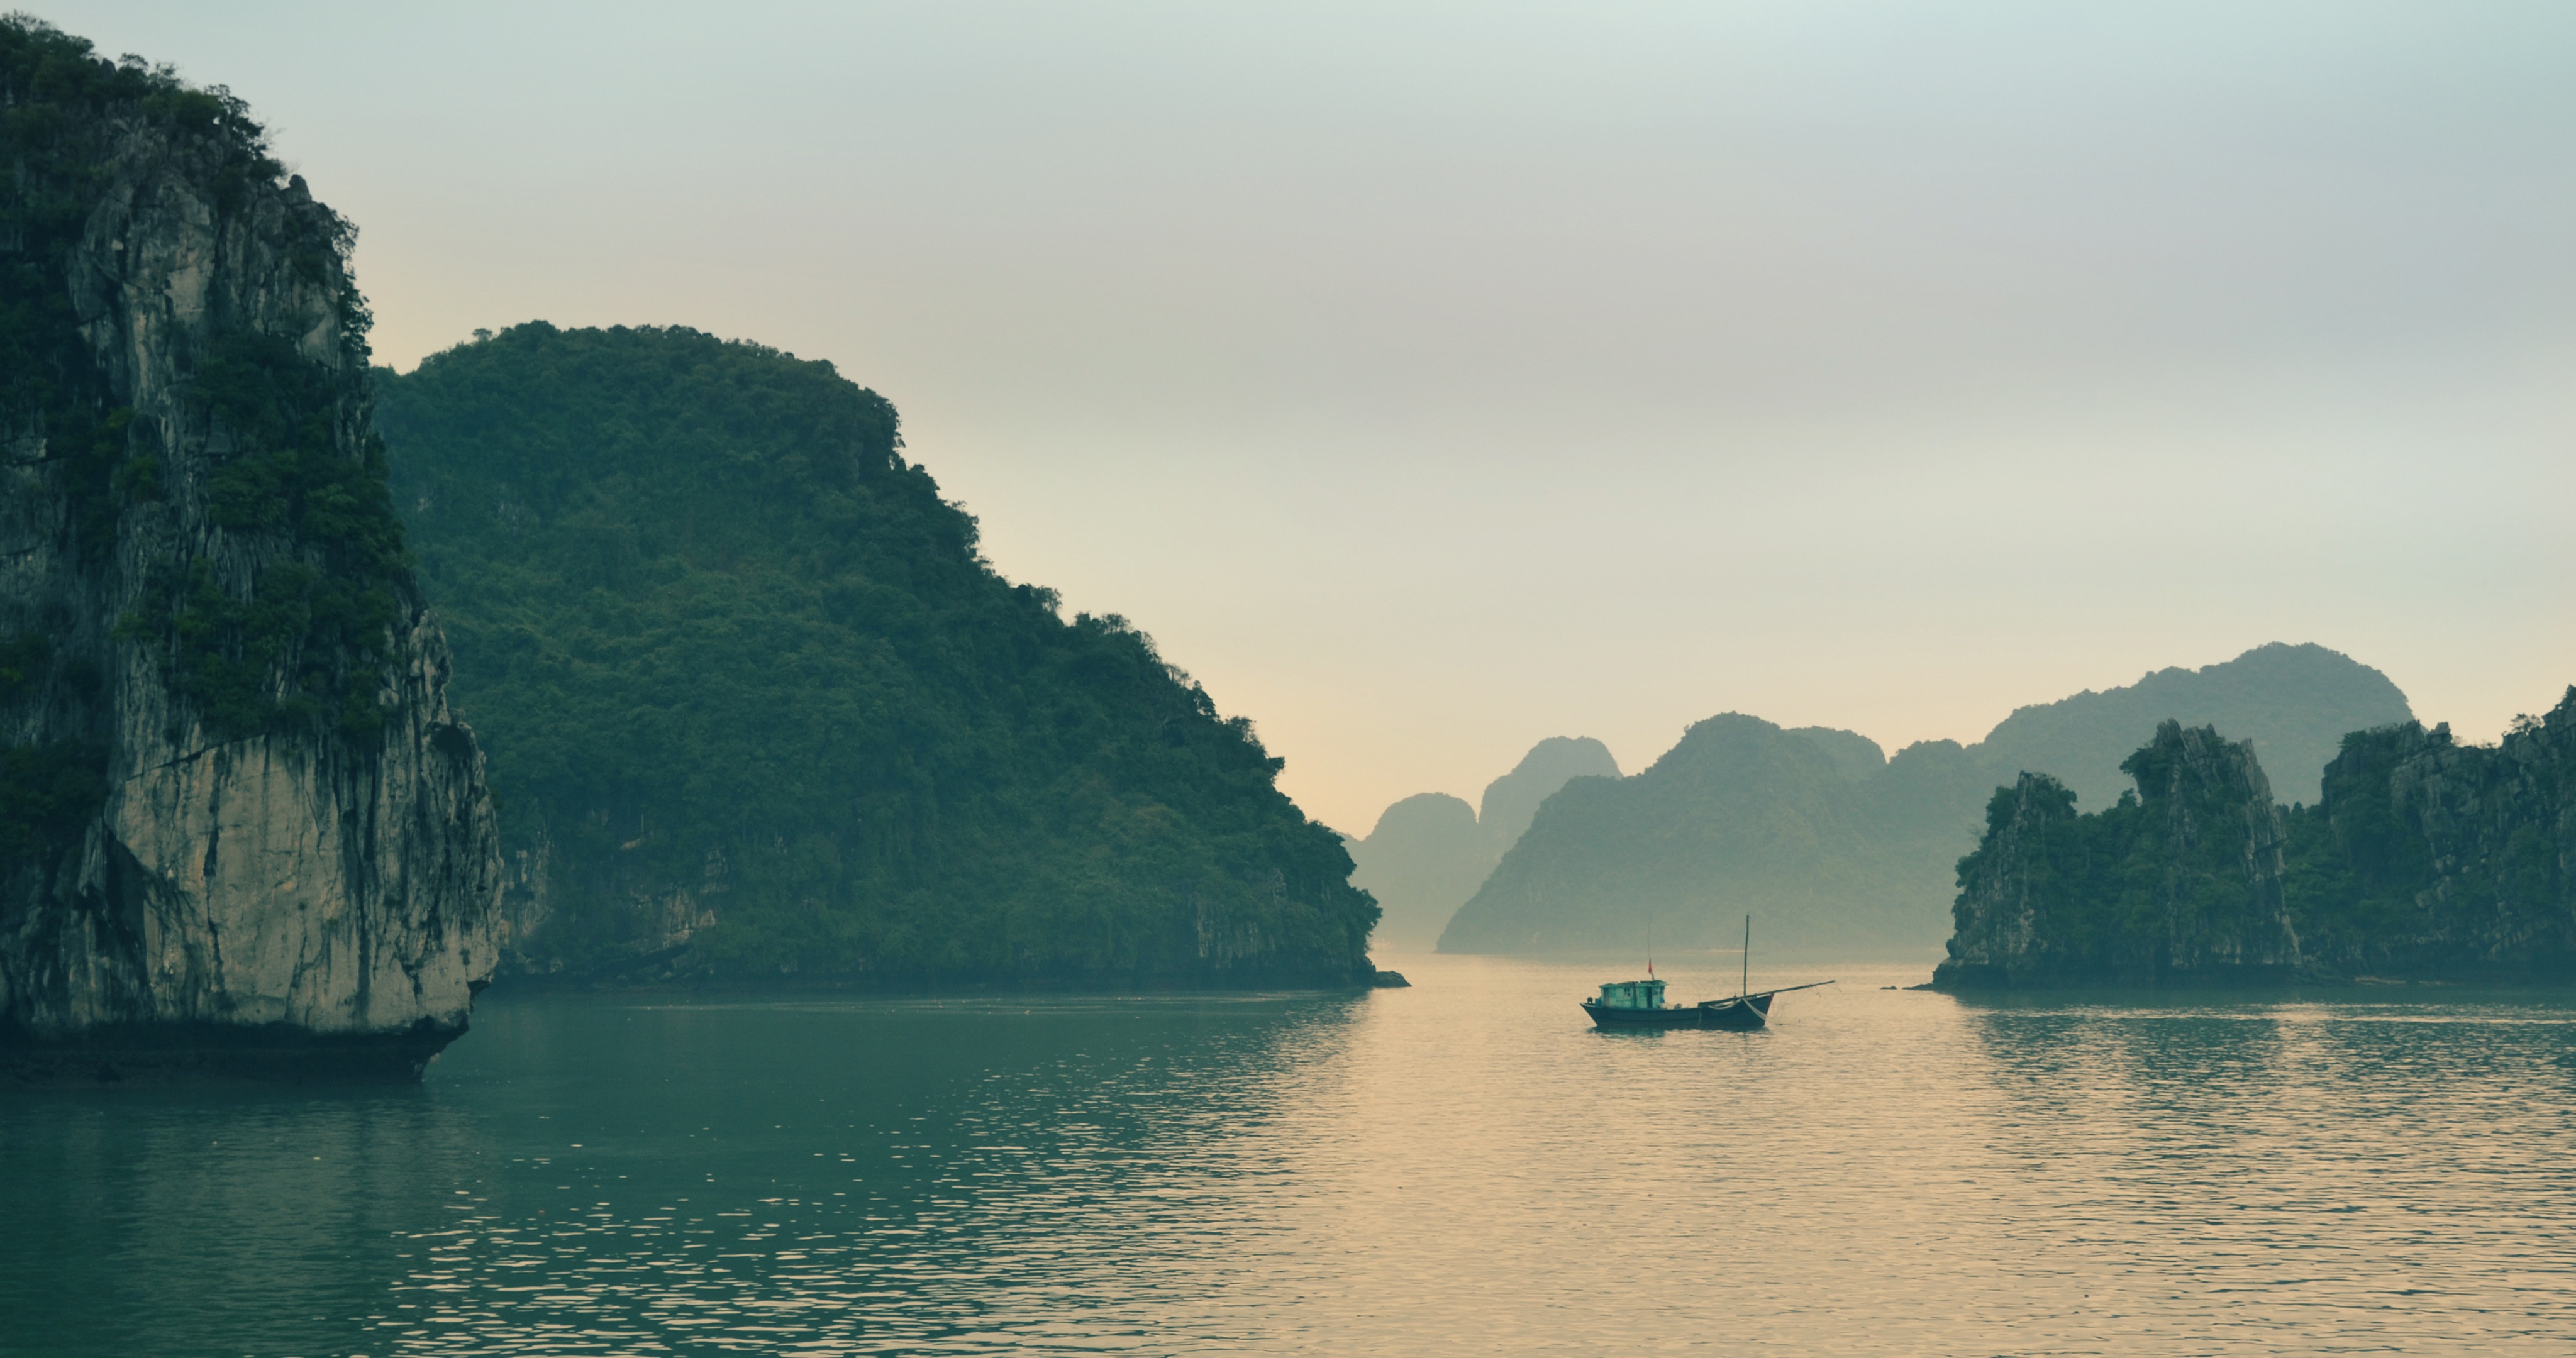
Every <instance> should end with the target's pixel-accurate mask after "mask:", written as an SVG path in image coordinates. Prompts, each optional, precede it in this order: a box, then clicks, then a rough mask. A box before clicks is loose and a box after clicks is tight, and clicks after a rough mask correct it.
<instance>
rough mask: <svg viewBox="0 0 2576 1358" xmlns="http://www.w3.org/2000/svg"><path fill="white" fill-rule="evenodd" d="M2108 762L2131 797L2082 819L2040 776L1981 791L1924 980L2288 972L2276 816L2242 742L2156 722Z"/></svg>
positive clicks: (2150, 978)
mask: <svg viewBox="0 0 2576 1358" xmlns="http://www.w3.org/2000/svg"><path fill="white" fill-rule="evenodd" d="M2121 767H2122V768H2123V769H2124V770H2126V771H2127V772H2128V773H2129V774H2130V776H2131V777H2132V778H2134V779H2135V780H2136V782H2137V790H2136V791H2135V792H2134V793H2131V794H2128V795H2125V796H2123V797H2122V798H2121V799H2120V800H2119V801H2118V802H2117V803H2115V804H2113V805H2112V806H2110V807H2109V808H2107V809H2105V810H2103V811H2100V812H2097V813H2094V814H2091V815H2079V814H2077V813H2076V810H2075V794H2074V793H2072V792H2070V791H2068V790H2067V789H2066V788H2065V786H2064V785H2062V784H2060V783H2059V782H2058V781H2057V780H2056V779H2055V778H2052V777H2050V776H2049V775H2047V774H2039V773H2025V774H2023V775H2022V776H2021V778H2020V780H2019V781H2018V782H2017V783H2016V784H2015V785H2014V786H2012V787H2009V788H1999V789H1997V790H1996V792H1995V795H1994V799H1993V801H1992V802H1991V803H1990V804H1989V805H1988V807H1987V809H1986V833H1985V838H1984V840H1983V841H1982V842H1981V843H1980V844H1979V845H1978V847H1977V851H1976V852H1975V853H1972V854H1970V855H1969V856H1968V857H1966V858H1965V859H1962V860H1961V861H1960V863H1959V896H1958V902H1957V905H1956V906H1955V908H1954V912H1953V913H1954V919H1955V923H1956V926H1957V932H1956V933H1955V934H1953V935H1952V937H1951V940H1950V945H1949V958H1948V960H1946V961H1944V962H1943V963H1942V964H1941V965H1940V967H1939V969H1938V970H1937V971H1936V972H1935V974H1934V978H1933V979H1934V983H1935V984H1936V985H1940V986H1943V987H1945V988H1962V989H1963V988H1979V987H2006V986H2033V985H2049V984H2070V983H2089V982H2095V981H2121V982H2132V983H2140V984H2160V983H2172V982H2175V981H2247V980H2285V979H2287V978H2288V977H2289V976H2290V975H2291V974H2292V972H2293V971H2294V970H2295V968H2296V967H2297V964H2298V960H2299V949H2298V937H2297V934H2296V933H2295V931H2294V930H2293V929H2292V927H2291V922H2290V912H2289V906H2288V902H2287V900H2286V898H2285V895H2284V892H2283V876H2284V863H2283V856H2282V846H2283V832H2282V821H2281V811H2280V808H2279V807H2277V806H2275V805H2274V804H2273V802H2272V787H2271V783H2270V782H2269V781H2268V780H2267V779H2266V778H2265V777H2264V774H2263V768H2262V765H2261V764H2260V763H2258V762H2257V761H2256V760H2255V757H2254V748H2253V743H2252V742H2251V741H2244V742H2229V741H2227V740H2225V739H2223V738H2222V737H2220V736H2219V734H2218V732H2217V731H2216V730H2215V729H2213V728H2210V727H2185V726H2183V725H2182V724H2181V723H2180V722H2174V721H2167V722H2164V723H2163V724H2161V725H2159V726H2158V727H2157V728H2156V735H2155V739H2154V740H2152V741H2150V742H2148V743H2147V744H2146V745H2145V746H2144V747H2142V748H2140V749H2139V750H2138V751H2137V752H2136V753H2135V754H2132V755H2131V756H2129V758H2128V760H2127V761H2126V762H2125V763H2124V764H2123V765H2122V766H2121Z"/></svg>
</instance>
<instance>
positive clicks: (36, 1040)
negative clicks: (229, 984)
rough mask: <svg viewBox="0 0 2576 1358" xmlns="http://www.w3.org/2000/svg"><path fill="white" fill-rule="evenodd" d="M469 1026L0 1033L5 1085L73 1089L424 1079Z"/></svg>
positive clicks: (202, 1026)
mask: <svg viewBox="0 0 2576 1358" xmlns="http://www.w3.org/2000/svg"><path fill="white" fill-rule="evenodd" d="M466 1027H467V1025H466V1024H464V1023H455V1024H442V1023H437V1022H434V1021H432V1020H429V1019H422V1020H420V1021H419V1022H417V1023H415V1024H413V1025H411V1026H410V1027H408V1028H404V1029H400V1030H397V1031H394V1032H376V1033H317V1032H313V1031H311V1030H310V1029H305V1028H300V1027H297V1026H295V1025H293V1024H288V1023H263V1024H229V1023H143V1024H115V1025H111V1026H106V1027H101V1028H93V1029H89V1030H87V1031H84V1032H82V1033H80V1034H78V1035H77V1036H72V1037H62V1038H48V1037H42V1036H38V1035H36V1034H32V1033H29V1032H26V1031H25V1030H23V1029H20V1030H17V1031H10V1032H0V1089H6V1088H13V1087H14V1088H44V1087H61V1086H77V1085H113V1084H124V1083H128V1082H132V1083H137V1084H204V1083H231V1082H247V1083H256V1084H271V1085H276V1084H286V1085H388V1084H390V1085H404V1084H418V1083H420V1080H421V1075H422V1073H423V1072H424V1071H426V1070H427V1069H428V1068H429V1063H430V1062H431V1061H434V1060H436V1059H437V1058H438V1054H439V1052H441V1051H442V1050H444V1049H445V1048H446V1047H447V1045H448V1044H449V1043H451V1042H454V1041H455V1040H456V1039H458V1038H460V1037H462V1036H464V1035H465V1032H466Z"/></svg>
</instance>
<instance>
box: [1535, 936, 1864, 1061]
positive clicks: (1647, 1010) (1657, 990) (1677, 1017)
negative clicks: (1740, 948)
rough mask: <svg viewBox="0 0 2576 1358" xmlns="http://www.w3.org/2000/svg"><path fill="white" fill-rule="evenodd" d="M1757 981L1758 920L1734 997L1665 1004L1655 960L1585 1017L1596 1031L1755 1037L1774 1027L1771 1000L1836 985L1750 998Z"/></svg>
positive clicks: (1608, 991) (1605, 990)
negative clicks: (1694, 1031)
mask: <svg viewBox="0 0 2576 1358" xmlns="http://www.w3.org/2000/svg"><path fill="white" fill-rule="evenodd" d="M1752 977H1753V917H1752V916H1751V915H1747V916H1745V917H1744V959H1743V967H1742V971H1741V974H1740V976H1739V978H1738V980H1737V982H1736V988H1735V993H1734V994H1732V995H1729V996H1727V997H1726V998H1725V999H1722V1000H1702V1001H1700V1002H1699V1003H1697V1004H1666V1003H1664V983H1663V982H1662V981H1660V980H1658V979H1656V977H1655V959H1654V958H1653V957H1652V956H1649V957H1647V959H1646V979H1645V980H1642V981H1612V982H1610V983H1608V984H1606V985H1604V986H1602V987H1601V996H1600V998H1598V999H1590V1000H1585V1001H1583V1012H1584V1013H1586V1014H1588V1015H1590V1016H1591V1018H1592V1026H1593V1027H1595V1028H1718V1029H1724V1030H1728V1031H1732V1032H1739V1033H1741V1032H1750V1031H1752V1030H1754V1029H1756V1028H1761V1027H1764V1026H1766V1025H1768V1024H1769V1023H1770V1022H1771V1000H1772V997H1773V996H1776V995H1786V994H1788V993H1789V992H1790V991H1793V990H1813V989H1815V988H1816V987H1818V986H1828V985H1832V984H1833V982H1831V981H1809V982H1807V983H1806V984H1805V985H1790V986H1781V987H1780V988H1779V989H1777V990H1765V991H1760V992H1758V993H1754V994H1747V993H1745V990H1744V983H1745V982H1746V981H1749V980H1751V979H1752Z"/></svg>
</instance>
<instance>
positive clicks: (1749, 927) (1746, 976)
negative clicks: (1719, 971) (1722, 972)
mask: <svg viewBox="0 0 2576 1358" xmlns="http://www.w3.org/2000/svg"><path fill="white" fill-rule="evenodd" d="M1736 960H1737V961H1738V962H1741V963H1742V964H1743V968H1744V969H1743V970H1741V971H1739V972H1737V973H1736V974H1735V993H1736V994H1738V995H1741V994H1743V993H1744V991H1745V988H1746V987H1748V986H1750V985H1752V984H1753V917H1752V916H1751V915H1747V916H1745V917H1744V953H1743V955H1742V956H1741V957H1739V958H1737V959H1736Z"/></svg>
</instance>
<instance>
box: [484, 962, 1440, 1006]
mask: <svg viewBox="0 0 2576 1358" xmlns="http://www.w3.org/2000/svg"><path fill="white" fill-rule="evenodd" d="M1387 977H1397V979H1396V980H1393V981H1390V980H1387V979H1385V978H1387ZM1410 984H1411V983H1410V982H1407V981H1404V980H1402V978H1401V976H1400V975H1399V974H1398V973H1396V972H1388V971H1377V970H1375V969H1371V970H1367V971H1362V972H1359V973H1356V974H1353V975H1339V976H1318V975H1316V974H1314V973H1312V972H1279V973H1253V974H1246V975H1231V976H1228V975H1210V974H1205V973H1183V974H1160V973H1137V972H1111V973H1101V972H1074V973H1062V974H1050V973H1042V972H1041V973H1031V974H1028V975H1018V976H1006V977H1000V978H994V977H981V978H976V977H952V976H873V975H865V974H852V973H846V972H844V973H836V974H831V975H820V976H817V975H784V976H764V977H759V978H756V979H755V978H742V977H726V976H715V977H704V976H700V977H673V978H671V979H668V980H663V979H660V978H638V979H629V978H625V977H617V976H598V975H590V976H579V977H575V976H569V975H557V976H543V975H531V974H526V973H521V974H518V975H505V976H501V977H497V978H495V980H494V981H493V983H492V986H491V988H490V989H489V990H487V991H486V992H485V994H486V995H487V996H488V995H494V994H498V995H504V996H509V995H607V994H617V995H688V996H733V997H747V998H777V999H788V998H796V997H802V996H833V995H866V996H884V997H886V998H890V999H925V998H933V997H940V996H955V997H959V998H967V997H974V996H987V995H1048V994H1056V995H1245V994H1276V993H1282V992H1294V993H1310V994H1320V995H1354V994H1360V993H1363V992H1366V991H1369V990H1377V989H1392V988H1395V987H1397V986H1403V985H1410Z"/></svg>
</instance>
